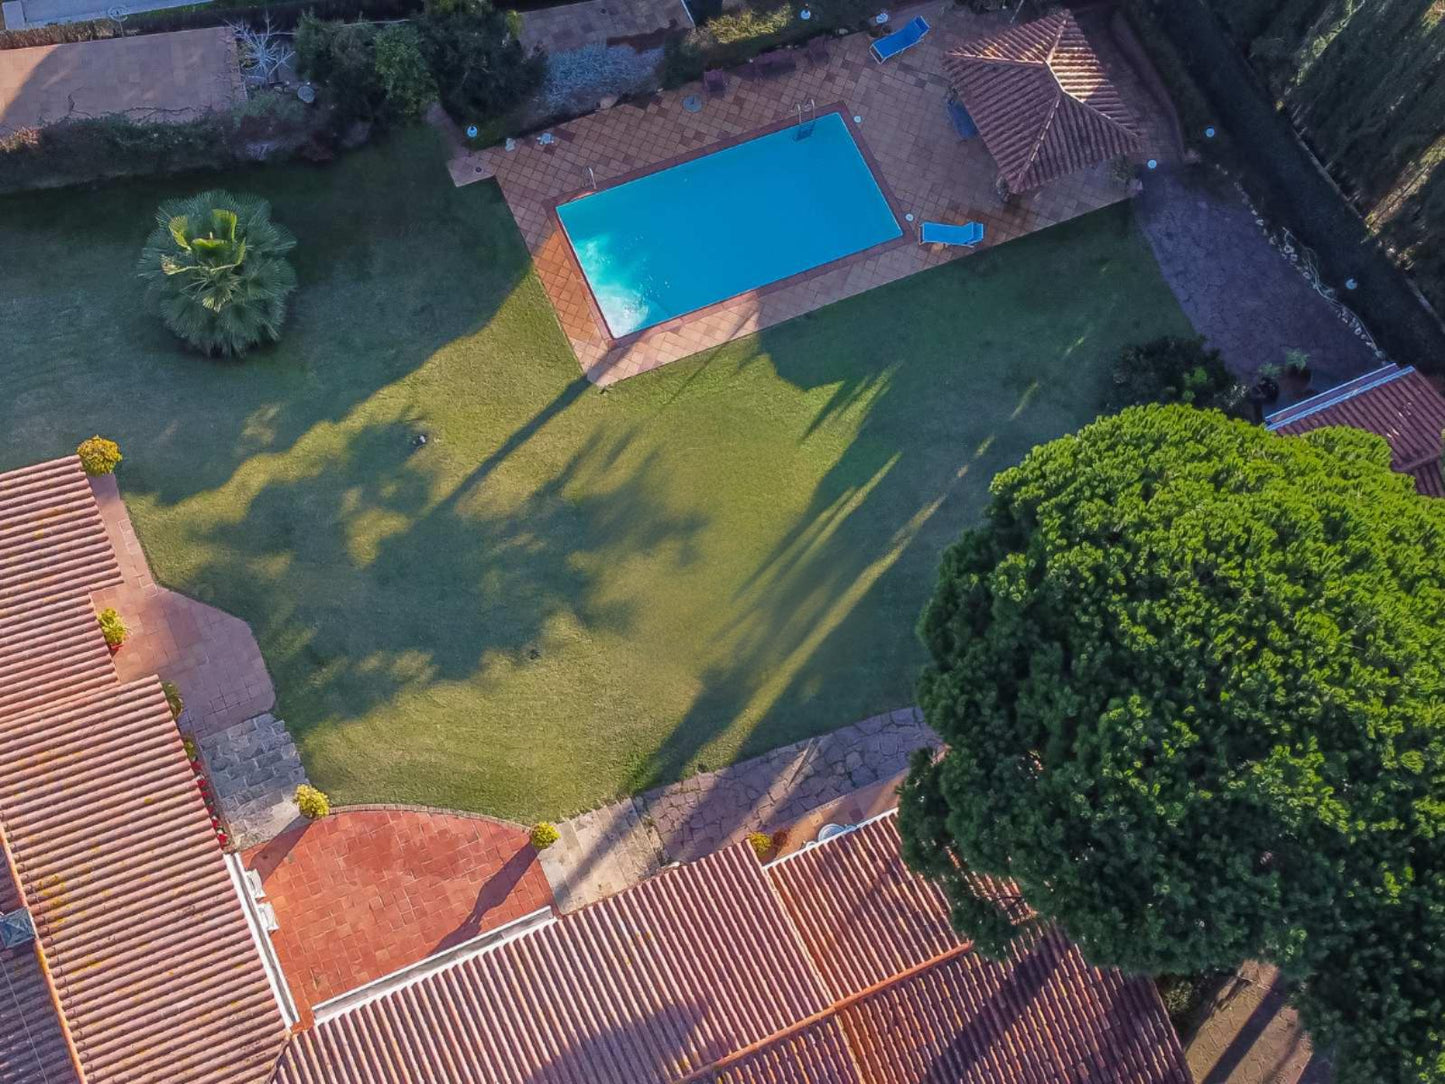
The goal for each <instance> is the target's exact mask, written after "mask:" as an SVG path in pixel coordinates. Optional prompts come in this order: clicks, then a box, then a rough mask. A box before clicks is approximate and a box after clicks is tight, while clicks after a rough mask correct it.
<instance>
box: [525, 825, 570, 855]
mask: <svg viewBox="0 0 1445 1084" xmlns="http://www.w3.org/2000/svg"><path fill="white" fill-rule="evenodd" d="M528 838H529V839H530V840H531V841H532V846H533V847H534V848H536V849H537V850H539V851H545V850H546V849H547V848H548V847H550V846H552V844H554V843H556V842H557V841H558V840H559V839H561V838H562V836H561V834H560V833H558V831H557V826H556V825H555V824H550V823H548V822H547V821H540V822H538V823H537V824H534V825H532V831H531V832H530V833H529V834H528Z"/></svg>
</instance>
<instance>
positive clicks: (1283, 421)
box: [1264, 365, 1445, 497]
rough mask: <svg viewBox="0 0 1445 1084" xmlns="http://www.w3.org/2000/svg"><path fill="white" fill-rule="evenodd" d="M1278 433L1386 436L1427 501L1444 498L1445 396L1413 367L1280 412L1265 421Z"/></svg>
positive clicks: (1384, 372)
mask: <svg viewBox="0 0 1445 1084" xmlns="http://www.w3.org/2000/svg"><path fill="white" fill-rule="evenodd" d="M1264 423H1265V427H1266V428H1268V429H1269V430H1271V431H1272V432H1276V433H1284V434H1286V435H1288V436H1298V435H1299V434H1301V433H1308V432H1309V431H1310V430H1311V429H1322V428H1324V427H1325V426H1330V425H1343V426H1348V427H1349V428H1351V429H1363V430H1365V431H1366V432H1369V433H1375V434H1377V435H1379V436H1382V437H1384V438H1385V440H1386V441H1387V442H1388V443H1389V445H1390V459H1391V466H1393V467H1394V468H1395V470H1397V471H1399V472H1400V473H1401V474H1408V475H1411V476H1412V477H1413V478H1414V479H1415V488H1416V489H1418V490H1419V491H1420V492H1421V493H1423V494H1424V495H1425V496H1427V497H1445V477H1442V476H1441V473H1440V451H1441V437H1440V434H1441V431H1442V430H1445V396H1441V394H1440V393H1439V392H1438V391H1436V390H1435V386H1434V385H1433V384H1431V383H1430V381H1428V380H1426V379H1425V377H1424V376H1422V375H1421V374H1420V373H1418V372H1416V371H1415V369H1414V368H1413V367H1411V368H1406V369H1402V368H1400V366H1398V365H1386V366H1384V367H1383V368H1381V369H1376V370H1375V371H1374V372H1370V373H1366V374H1365V375H1364V376H1360V377H1356V378H1355V379H1354V380H1351V381H1350V382H1349V383H1346V384H1341V385H1340V386H1339V387H1337V388H1331V389H1330V390H1329V391H1325V392H1321V393H1320V394H1319V395H1313V396H1311V397H1310V398H1308V399H1305V400H1302V401H1301V402H1298V403H1295V404H1294V405H1293V406H1288V407H1285V408H1284V409H1283V410H1277V411H1275V412H1274V413H1273V414H1271V415H1269V416H1268V417H1267V418H1265V420H1264Z"/></svg>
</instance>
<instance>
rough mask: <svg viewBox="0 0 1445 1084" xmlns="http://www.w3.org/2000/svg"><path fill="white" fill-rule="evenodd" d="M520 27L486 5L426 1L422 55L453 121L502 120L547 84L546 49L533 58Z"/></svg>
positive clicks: (469, 0) (472, 0) (467, 0)
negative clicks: (519, 30)
mask: <svg viewBox="0 0 1445 1084" xmlns="http://www.w3.org/2000/svg"><path fill="white" fill-rule="evenodd" d="M519 25H520V24H519V23H518V22H517V20H516V19H515V18H513V17H511V15H510V14H509V13H506V12H502V11H498V10H497V9H496V8H494V7H492V5H491V4H489V3H488V2H487V0H427V5H426V11H425V12H424V13H423V14H422V16H421V18H420V19H419V20H418V26H419V28H420V31H421V48H422V53H423V55H424V56H425V57H426V61H427V66H428V67H429V68H430V69H431V73H432V77H433V78H434V79H435V80H436V86H437V91H438V94H439V95H440V98H441V103H442V105H443V106H445V107H446V110H447V112H448V113H450V114H451V115H452V117H453V119H455V120H457V121H458V122H461V123H476V122H478V121H483V120H489V119H491V118H494V117H499V116H501V115H502V114H503V113H505V112H506V111H507V110H508V109H510V108H512V106H514V105H516V104H517V103H518V102H520V101H521V100H522V99H523V98H524V97H526V96H527V95H528V94H530V93H531V92H532V91H534V90H536V89H537V88H538V87H539V86H541V85H542V79H543V76H544V75H545V74H546V60H545V59H544V57H543V55H542V52H541V50H537V51H535V52H533V53H531V54H528V52H527V50H526V48H525V47H524V46H523V45H522V42H521V40H520V38H519V37H518V36H517V32H518V29H519Z"/></svg>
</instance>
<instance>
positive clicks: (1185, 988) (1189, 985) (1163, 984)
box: [1154, 975, 1200, 1031]
mask: <svg viewBox="0 0 1445 1084" xmlns="http://www.w3.org/2000/svg"><path fill="white" fill-rule="evenodd" d="M1154 985H1155V986H1157V987H1158V988H1159V999H1160V1000H1161V1001H1163V1002H1164V1011H1165V1012H1166V1013H1168V1015H1169V1019H1170V1020H1171V1021H1172V1022H1173V1024H1174V1029H1175V1030H1176V1031H1182V1030H1183V1028H1184V1026H1185V1025H1186V1024H1187V1023H1188V1021H1189V1016H1190V1014H1191V1013H1193V1012H1194V1008H1195V1006H1196V1005H1198V1004H1199V986H1200V983H1199V980H1198V979H1196V978H1194V977H1193V976H1191V975H1160V976H1159V977H1158V978H1157V979H1155V980H1154Z"/></svg>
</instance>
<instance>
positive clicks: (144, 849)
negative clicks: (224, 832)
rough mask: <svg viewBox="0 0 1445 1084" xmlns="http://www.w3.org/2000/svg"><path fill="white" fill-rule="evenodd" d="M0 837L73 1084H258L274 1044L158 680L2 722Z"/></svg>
mask: <svg viewBox="0 0 1445 1084" xmlns="http://www.w3.org/2000/svg"><path fill="white" fill-rule="evenodd" d="M0 828H3V832H4V840H5V844H6V847H7V849H8V851H9V853H10V856H11V858H12V859H13V861H14V865H15V869H16V871H17V873H18V876H19V884H20V889H21V892H22V893H23V896H24V899H25V901H26V903H27V904H28V906H29V909H30V914H31V917H32V918H33V920H34V923H35V928H36V933H37V940H38V942H39V945H40V948H41V950H42V952H43V955H44V959H45V961H46V963H47V964H48V967H49V970H50V974H51V977H52V979H53V983H54V989H55V991H56V994H57V996H58V1001H59V1007H60V1011H61V1014H62V1015H63V1017H64V1019H65V1022H66V1023H67V1024H68V1026H69V1029H70V1033H71V1036H72V1038H73V1040H74V1043H75V1047H76V1050H77V1052H78V1054H79V1060H80V1064H81V1068H82V1070H83V1071H84V1074H85V1079H86V1081H87V1084H149V1082H156V1084H160V1082H162V1081H166V1082H170V1081H176V1080H185V1081H187V1082H188V1084H242V1082H251V1081H256V1080H260V1079H265V1076H266V1073H267V1071H268V1069H269V1068H270V1066H271V1065H272V1064H273V1063H274V1061H275V1059H276V1056H277V1054H278V1053H279V1052H280V1049H281V1046H282V1043H283V1042H284V1039H285V1029H284V1027H283V1025H282V1022H281V1017H280V1014H279V1012H278V1010H277V1007H276V1003H275V1000H274V998H273V996H272V993H271V989H270V987H269V985H268V983H267V979H266V976H265V973H264V971H263V969H262V965H261V962H260V959H259V957H258V954H257V950H256V947H255V945H254V943H253V942H252V940H251V932H250V929H249V927H248V926H247V925H246V920H245V918H244V916H243V914H242V911H241V906H240V902H239V900H238V899H237V898H236V895H235V893H234V891H233V890H232V888H231V884H230V879H229V874H228V873H227V870H226V867H225V863H224V860H223V858H222V854H221V850H220V848H219V847H218V846H217V843H216V836H215V833H214V831H213V830H212V827H211V822H210V816H209V814H208V813H207V812H206V807H205V804H204V802H203V801H202V800H201V797H200V793H199V791H198V790H197V789H196V783H195V778H194V775H193V773H192V772H191V769H190V765H189V762H188V761H187V759H186V755H185V751H184V750H183V749H182V747H181V737H180V732H179V731H178V730H177V729H176V725H175V721H174V720H173V719H172V717H171V713H170V708H169V707H168V706H167V704H166V698H165V694H164V693H163V692H162V690H161V684H160V681H159V679H157V678H147V679H145V680H141V681H134V682H130V683H128V684H125V685H112V686H111V687H109V688H107V689H102V690H98V691H94V692H91V693H88V694H86V695H85V696H80V697H72V698H70V699H67V700H63V701H59V702H54V703H51V704H49V705H47V706H45V707H43V708H41V709H38V710H35V711H32V712H29V713H27V714H20V715H12V716H9V717H7V718H6V719H5V725H4V726H3V728H0Z"/></svg>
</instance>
